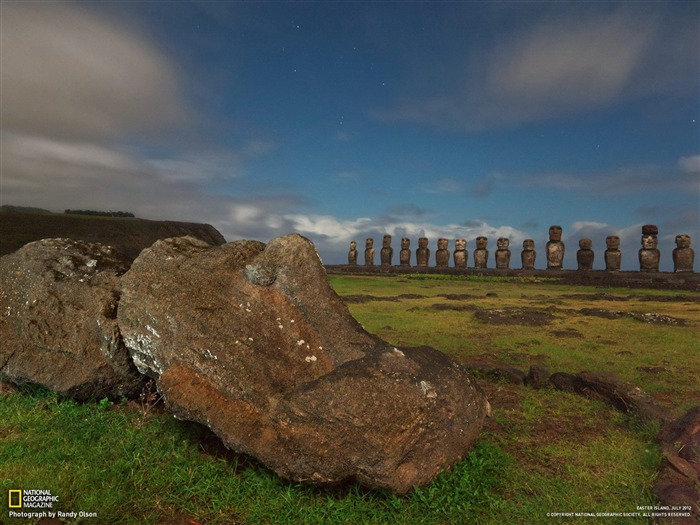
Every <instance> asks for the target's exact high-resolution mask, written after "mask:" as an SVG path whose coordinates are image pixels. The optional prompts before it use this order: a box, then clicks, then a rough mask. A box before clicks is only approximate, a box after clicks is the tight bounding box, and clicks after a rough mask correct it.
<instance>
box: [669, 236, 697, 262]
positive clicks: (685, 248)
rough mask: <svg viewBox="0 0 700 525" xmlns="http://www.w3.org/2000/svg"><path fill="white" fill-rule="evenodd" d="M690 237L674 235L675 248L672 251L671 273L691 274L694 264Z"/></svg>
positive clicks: (693, 252)
mask: <svg viewBox="0 0 700 525" xmlns="http://www.w3.org/2000/svg"><path fill="white" fill-rule="evenodd" d="M690 241H691V239H690V235H688V234H686V233H682V234H680V235H676V248H674V249H673V271H674V272H692V271H693V264H694V263H695V251H694V250H693V249H692V248H691V247H690Z"/></svg>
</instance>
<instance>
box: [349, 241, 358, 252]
mask: <svg viewBox="0 0 700 525" xmlns="http://www.w3.org/2000/svg"><path fill="white" fill-rule="evenodd" d="M350 251H351V252H354V251H357V241H350Z"/></svg>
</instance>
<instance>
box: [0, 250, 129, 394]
mask: <svg viewBox="0 0 700 525" xmlns="http://www.w3.org/2000/svg"><path fill="white" fill-rule="evenodd" d="M127 269H128V261H125V260H124V259H122V258H121V257H119V256H118V255H116V253H115V252H114V250H113V249H112V248H110V247H108V246H102V245H100V244H92V243H87V242H82V241H73V240H69V239H45V240H42V241H36V242H32V243H29V244H27V245H25V246H24V247H22V248H21V249H19V250H18V251H16V252H14V253H12V254H10V255H6V256H4V257H0V312H1V313H2V315H0V340H2V345H0V380H3V381H10V382H13V383H16V384H21V383H35V384H39V385H43V386H45V387H47V388H49V389H51V390H53V391H55V392H58V393H60V394H64V395H67V396H70V397H73V398H76V399H89V398H93V397H95V398H100V397H104V396H110V397H119V396H127V397H129V396H132V395H135V394H136V393H138V391H139V390H140V387H141V382H142V376H141V375H140V374H139V373H138V371H137V370H136V368H135V367H134V365H133V363H132V361H131V358H130V357H129V353H128V352H127V350H126V348H125V347H124V344H123V342H122V338H121V334H120V332H119V328H118V327H117V320H116V317H117V305H118V301H119V289H118V279H119V276H120V275H121V274H123V273H124V272H125V271H126V270H127Z"/></svg>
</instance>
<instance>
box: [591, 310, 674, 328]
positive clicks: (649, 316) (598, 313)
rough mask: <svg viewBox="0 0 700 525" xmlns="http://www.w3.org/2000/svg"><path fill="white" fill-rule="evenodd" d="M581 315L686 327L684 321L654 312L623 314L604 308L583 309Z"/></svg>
mask: <svg viewBox="0 0 700 525" xmlns="http://www.w3.org/2000/svg"><path fill="white" fill-rule="evenodd" d="M578 313H579V314H581V315H587V316H593V317H602V318H603V319H623V318H632V319H636V320H637V321H642V322H644V323H650V324H665V325H671V326H685V320H684V319H678V318H677V317H671V316H670V315H661V314H657V313H654V312H646V313H642V312H623V311H620V310H605V309H603V308H581V309H580V310H578Z"/></svg>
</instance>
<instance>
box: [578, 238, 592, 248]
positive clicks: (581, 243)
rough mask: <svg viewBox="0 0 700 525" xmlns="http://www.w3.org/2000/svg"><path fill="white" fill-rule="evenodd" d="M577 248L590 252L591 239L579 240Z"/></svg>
mask: <svg viewBox="0 0 700 525" xmlns="http://www.w3.org/2000/svg"><path fill="white" fill-rule="evenodd" d="M578 247H579V248H581V249H582V250H590V249H591V248H593V241H592V240H591V239H580V240H579V241H578Z"/></svg>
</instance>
